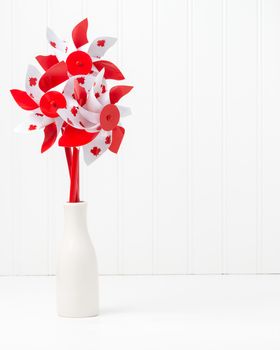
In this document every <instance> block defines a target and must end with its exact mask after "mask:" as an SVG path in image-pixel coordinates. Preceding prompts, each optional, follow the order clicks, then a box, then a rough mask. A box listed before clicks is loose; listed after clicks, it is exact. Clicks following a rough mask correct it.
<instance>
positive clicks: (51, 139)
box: [41, 123, 57, 153]
mask: <svg viewBox="0 0 280 350" xmlns="http://www.w3.org/2000/svg"><path fill="white" fill-rule="evenodd" d="M56 138H57V127H56V125H55V123H52V124H49V125H47V126H46V127H45V128H44V141H43V143H42V146H41V153H44V152H46V151H47V150H48V149H49V148H51V146H52V145H53V144H54V143H55V140H56Z"/></svg>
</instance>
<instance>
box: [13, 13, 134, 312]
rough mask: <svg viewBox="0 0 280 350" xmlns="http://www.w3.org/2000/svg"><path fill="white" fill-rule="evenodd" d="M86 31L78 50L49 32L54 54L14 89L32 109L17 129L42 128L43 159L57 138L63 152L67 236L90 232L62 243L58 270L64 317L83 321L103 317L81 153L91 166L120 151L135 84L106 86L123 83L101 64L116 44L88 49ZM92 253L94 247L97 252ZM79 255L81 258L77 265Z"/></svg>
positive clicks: (98, 43)
mask: <svg viewBox="0 0 280 350" xmlns="http://www.w3.org/2000/svg"><path fill="white" fill-rule="evenodd" d="M87 30H88V20H87V19H84V20H83V21H81V22H80V23H79V24H77V25H76V26H75V27H74V29H73V30H72V39H73V44H72V43H70V42H69V43H67V42H66V41H64V40H61V39H60V38H59V37H58V36H57V35H56V34H55V33H54V32H53V31H52V30H50V29H48V30H47V40H48V42H49V44H50V48H51V50H52V54H50V55H39V56H37V57H36V60H37V61H38V63H39V64H40V66H41V67H42V69H43V70H44V71H43V72H40V71H39V70H38V69H37V68H36V67H35V66H32V65H30V66H28V70H27V74H26V79H25V91H23V90H17V89H13V90H11V94H12V96H13V98H14V100H15V101H16V103H17V104H18V105H19V106H20V107H21V108H22V109H24V110H27V111H31V113H30V114H29V115H28V116H27V117H25V119H24V121H23V122H22V123H21V124H20V125H19V126H18V127H17V128H16V131H17V132H27V133H29V132H35V131H38V130H41V129H43V131H44V139H43V143H42V146H41V152H42V153H43V152H45V151H47V150H48V149H50V147H51V146H53V145H54V144H55V142H56V140H57V139H58V145H59V146H60V147H63V148H64V150H65V155H66V160H67V164H68V168H69V174H70V195H69V202H68V203H67V204H66V206H65V223H64V227H65V228H64V236H65V233H69V232H70V234H69V235H68V236H71V237H72V239H73V237H75V232H76V231H84V233H81V232H79V233H78V234H77V235H76V236H77V237H76V238H77V239H80V241H77V242H76V245H77V247H78V248H77V247H76V251H74V249H73V242H72V241H71V242H72V245H71V247H70V248H69V239H68V240H67V237H66V238H65V237H64V241H65V242H64V248H63V249H62V253H61V259H60V260H61V261H60V264H59V266H58V271H57V278H58V283H57V285H58V293H57V294H58V312H59V314H61V315H62V316H77V317H79V316H90V315H95V314H97V312H98V311H97V309H98V293H97V277H96V276H95V275H96V274H97V272H96V259H95V253H94V251H93V246H92V245H91V242H90V239H89V236H88V235H87V229H86V225H84V222H83V220H84V217H85V215H84V214H83V212H84V210H85V209H83V208H84V202H81V201H80V194H79V188H80V186H79V153H80V148H82V149H83V156H84V160H85V163H86V164H91V163H92V162H93V161H94V160H96V159H97V158H99V157H100V156H101V155H102V154H103V153H104V152H105V151H106V150H110V151H111V152H113V153H117V152H118V150H119V148H120V145H121V143H122V140H123V137H124V132H125V130H124V128H123V126H122V125H121V122H120V120H121V118H122V117H126V116H128V115H129V114H130V109H129V108H128V107H125V106H122V105H120V104H119V101H120V99H121V98H122V97H123V96H124V95H126V94H127V93H129V92H130V90H131V89H132V86H127V85H117V86H109V83H108V80H123V79H124V76H123V74H122V73H121V71H120V70H119V69H118V68H117V67H116V66H115V65H114V64H113V63H112V62H109V61H106V60H103V59H102V57H103V55H104V54H105V53H106V51H107V50H108V49H110V47H112V46H113V45H114V43H115V42H116V39H115V38H112V37H99V38H96V39H94V40H93V41H92V43H90V44H89V45H87V44H88V38H87ZM71 204H72V205H71ZM74 231H75V232H74ZM66 236H67V235H66ZM79 236H80V237H79ZM81 239H82V241H81ZM67 242H68V243H67ZM88 247H91V248H92V249H91V253H89V252H88V250H89V248H88ZM67 249H68V250H67ZM71 249H72V250H71ZM77 249H80V250H79V251H78V250H77ZM77 256H80V257H81V256H82V259H80V260H77ZM73 261H75V263H74V262H73ZM73 264H74V265H73ZM71 271H72V272H71ZM70 289H71V291H70Z"/></svg>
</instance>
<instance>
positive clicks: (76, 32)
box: [72, 18, 88, 49]
mask: <svg viewBox="0 0 280 350" xmlns="http://www.w3.org/2000/svg"><path fill="white" fill-rule="evenodd" d="M87 30H88V19H87V18H85V19H84V20H83V21H81V22H80V23H78V24H77V25H76V26H75V27H74V29H73V31H72V39H73V42H74V45H75V46H76V48H77V49H78V48H79V47H81V46H83V45H85V44H87V43H88V39H87Z"/></svg>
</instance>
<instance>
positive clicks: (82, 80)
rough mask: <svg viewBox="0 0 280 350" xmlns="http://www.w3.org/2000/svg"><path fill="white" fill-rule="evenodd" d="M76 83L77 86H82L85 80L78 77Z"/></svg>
mask: <svg viewBox="0 0 280 350" xmlns="http://www.w3.org/2000/svg"><path fill="white" fill-rule="evenodd" d="M77 81H78V83H79V84H84V83H85V78H84V77H79V78H77Z"/></svg>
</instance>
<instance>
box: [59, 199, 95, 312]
mask: <svg viewBox="0 0 280 350" xmlns="http://www.w3.org/2000/svg"><path fill="white" fill-rule="evenodd" d="M56 288H57V292H56V293H57V312H58V315H59V316H62V317H90V316H97V315H98V311H99V297H98V272H97V261H96V254H95V250H94V247H93V245H92V242H91V239H90V236H89V233H88V229H87V204H86V203H85V202H79V203H66V204H65V207H64V235H63V239H62V242H61V246H60V249H59V251H58V259H57V272H56Z"/></svg>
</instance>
